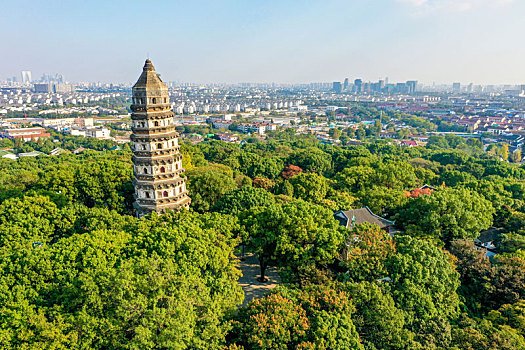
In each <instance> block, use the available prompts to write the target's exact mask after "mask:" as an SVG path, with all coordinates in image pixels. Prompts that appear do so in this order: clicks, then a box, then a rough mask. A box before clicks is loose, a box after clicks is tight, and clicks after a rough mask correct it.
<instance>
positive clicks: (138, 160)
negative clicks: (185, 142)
mask: <svg viewBox="0 0 525 350" xmlns="http://www.w3.org/2000/svg"><path fill="white" fill-rule="evenodd" d="M132 92H133V103H132V105H131V111H132V113H131V119H132V132H133V133H132V135H131V141H132V144H133V148H132V149H133V170H134V176H135V178H134V180H133V185H134V187H135V199H136V201H135V203H134V207H135V210H136V213H137V216H143V215H146V214H148V213H151V212H153V211H156V212H157V213H163V212H165V211H166V209H173V210H179V209H180V208H182V207H185V208H189V205H190V202H191V200H190V197H188V191H187V189H186V179H185V178H183V177H181V174H182V173H183V172H184V169H183V168H182V154H181V153H180V151H179V149H180V146H179V144H178V133H177V131H176V130H175V125H174V120H173V116H174V114H173V112H172V110H171V104H170V99H169V94H168V87H167V86H166V84H164V82H163V81H162V80H161V79H160V77H159V75H158V74H157V73H156V72H155V68H154V67H153V64H152V63H151V61H150V60H149V59H148V60H146V63H145V65H144V68H143V70H142V74H141V75H140V77H139V80H138V81H137V83H136V84H135V85H134V86H133V89H132Z"/></svg>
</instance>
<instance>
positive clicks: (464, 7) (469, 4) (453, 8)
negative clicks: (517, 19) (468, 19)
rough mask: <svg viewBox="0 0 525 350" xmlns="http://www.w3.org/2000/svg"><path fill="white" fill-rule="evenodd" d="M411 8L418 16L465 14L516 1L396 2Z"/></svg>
mask: <svg viewBox="0 0 525 350" xmlns="http://www.w3.org/2000/svg"><path fill="white" fill-rule="evenodd" d="M396 1H397V2H399V3H402V4H406V5H408V6H410V7H411V8H412V9H413V11H414V14H416V15H428V14H431V13H435V12H449V13H450V12H465V11H469V10H471V9H474V8H478V7H482V6H485V7H487V6H492V7H494V6H503V5H507V4H510V3H512V2H514V0H396Z"/></svg>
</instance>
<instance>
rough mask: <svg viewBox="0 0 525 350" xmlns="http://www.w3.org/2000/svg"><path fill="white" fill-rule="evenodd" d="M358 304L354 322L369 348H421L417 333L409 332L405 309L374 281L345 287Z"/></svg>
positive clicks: (363, 341) (349, 284) (347, 284)
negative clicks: (399, 306)
mask: <svg viewBox="0 0 525 350" xmlns="http://www.w3.org/2000/svg"><path fill="white" fill-rule="evenodd" d="M343 288H344V290H347V291H348V293H349V294H350V296H351V298H352V301H353V303H354V305H355V308H356V311H355V313H354V314H355V317H353V322H354V324H355V326H356V329H357V332H358V333H359V335H360V337H361V341H362V343H363V345H364V346H365V349H392V350H394V349H407V348H408V349H410V348H417V347H416V345H417V344H415V343H414V334H412V332H410V331H409V330H407V329H405V316H404V313H403V310H401V309H398V308H397V307H396V305H395V302H394V299H392V297H391V296H390V295H389V294H388V293H385V292H384V291H383V289H382V288H381V287H380V286H379V285H377V284H376V283H372V282H361V283H346V284H345V285H344V286H343Z"/></svg>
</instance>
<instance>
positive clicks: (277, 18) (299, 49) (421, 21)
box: [0, 0, 525, 85]
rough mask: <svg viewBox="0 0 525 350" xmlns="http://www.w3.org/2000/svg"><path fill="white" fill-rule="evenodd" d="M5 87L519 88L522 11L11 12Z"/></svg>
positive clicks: (271, 7) (123, 8)
mask: <svg viewBox="0 0 525 350" xmlns="http://www.w3.org/2000/svg"><path fill="white" fill-rule="evenodd" d="M2 7H3V11H2V12H1V13H0V29H1V30H2V32H3V33H4V48H5V49H4V50H3V53H2V55H1V56H0V63H1V66H2V69H1V70H0V79H2V80H3V79H6V78H10V77H13V76H16V77H17V79H20V72H21V71H22V70H31V71H32V73H33V79H39V78H40V76H41V75H42V74H43V73H47V74H50V73H51V74H54V73H61V74H63V75H64V76H65V77H66V79H67V80H69V81H73V82H79V81H89V82H94V81H101V82H134V81H135V80H136V79H137V78H138V76H139V74H140V71H141V68H142V65H143V64H144V60H145V58H146V57H149V58H150V59H151V60H152V61H153V64H154V65H155V67H156V68H157V71H158V72H159V73H161V74H162V77H163V79H164V80H165V81H184V82H195V83H239V82H252V83H270V82H276V83H309V82H330V81H342V80H343V79H344V78H346V77H348V78H349V79H350V80H351V81H353V80H354V79H356V78H362V79H363V80H372V81H376V80H378V79H384V78H385V77H388V78H389V80H390V81H392V82H397V81H406V80H418V81H420V82H422V83H425V84H427V85H431V84H432V83H433V82H435V83H436V84H450V83H452V82H455V81H457V82H461V83H462V84H468V83H471V82H472V83H474V84H475V85H478V84H483V85H488V84H491V85H503V84H525V45H524V44H523V39H522V35H521V32H522V28H523V26H524V24H525V18H524V16H523V13H525V2H519V1H516V0H514V1H513V0H367V1H362V0H360V1H349V0H347V1H342V0H325V1H303V2H302V3H301V4H298V2H296V1H290V0H285V1H266V2H263V3H256V2H246V3H244V2H241V1H233V0H232V1H215V2H213V1H193V2H191V3H189V2H182V1H173V2H157V3H151V2H150V3H145V2H134V1H127V2H124V1H120V0H118V1H112V2H103V1H100V0H94V1H90V2H76V1H71V2H61V1H46V2H31V1H27V0H23V1H16V2H14V1H9V2H5V3H4V4H3V6H2Z"/></svg>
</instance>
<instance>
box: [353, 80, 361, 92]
mask: <svg viewBox="0 0 525 350" xmlns="http://www.w3.org/2000/svg"><path fill="white" fill-rule="evenodd" d="M354 89H355V92H357V93H359V92H362V91H363V81H362V80H361V79H356V80H354Z"/></svg>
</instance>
